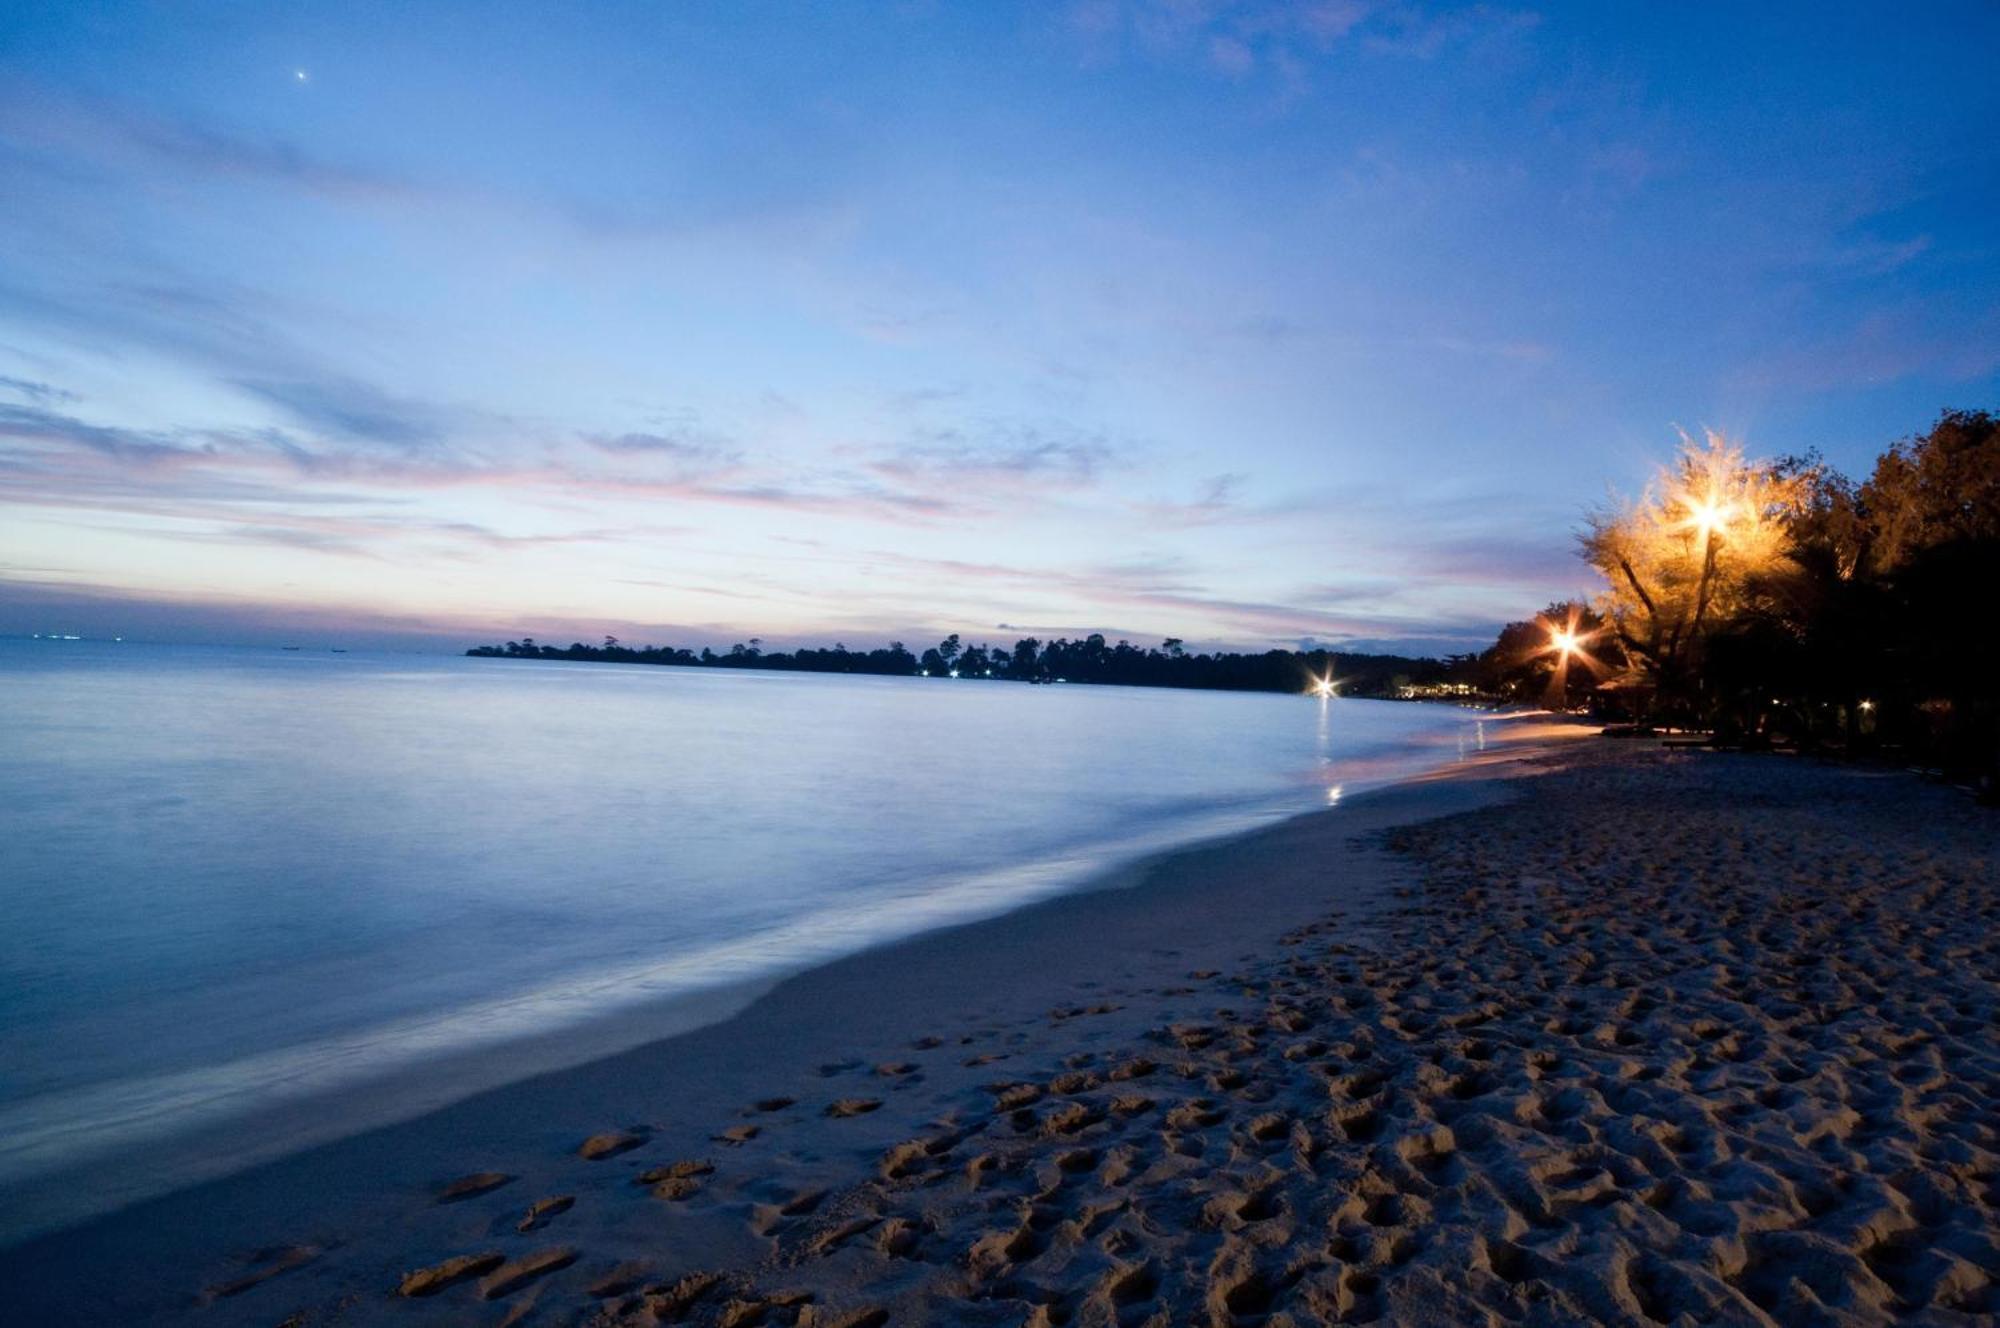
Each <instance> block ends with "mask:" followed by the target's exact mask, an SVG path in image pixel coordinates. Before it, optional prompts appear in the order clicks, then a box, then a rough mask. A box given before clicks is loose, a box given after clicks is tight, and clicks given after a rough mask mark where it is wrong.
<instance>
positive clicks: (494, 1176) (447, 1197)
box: [437, 1171, 514, 1203]
mask: <svg viewBox="0 0 2000 1328" xmlns="http://www.w3.org/2000/svg"><path fill="white" fill-rule="evenodd" d="M513 1179H514V1178H513V1177H512V1176H510V1175H508V1174H507V1173H506V1172H504V1171H480V1172H475V1173H474V1174H472V1175H470V1176H460V1177H459V1178H458V1179H457V1180H455V1181H451V1182H449V1183H447V1184H445V1185H444V1186H442V1187H440V1188H439V1190H438V1192H437V1201H438V1202H439V1203H457V1202H458V1201H459V1200H460V1199H470V1198H472V1197H473V1196H474V1195H480V1194H486V1193H488V1192H490V1191H492V1190H497V1189H499V1188H500V1187H501V1186H502V1185H505V1184H506V1183H507V1182H509V1181H511V1180H513Z"/></svg>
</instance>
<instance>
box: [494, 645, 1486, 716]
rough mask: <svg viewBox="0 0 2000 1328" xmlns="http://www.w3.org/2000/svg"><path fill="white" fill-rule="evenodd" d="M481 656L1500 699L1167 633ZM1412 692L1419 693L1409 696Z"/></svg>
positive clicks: (1406, 675) (527, 648)
mask: <svg viewBox="0 0 2000 1328" xmlns="http://www.w3.org/2000/svg"><path fill="white" fill-rule="evenodd" d="M465 654H466V655H467V656H468V657H471V658H474V659H524V660H555V661H569V662H573V663H591V664H643V665H649V666H655V667H667V668H710V669H750V670H767V671H770V672H777V673H833V674H850V675H851V674H859V675H867V676H878V677H892V678H940V679H944V678H949V679H954V680H960V681H975V682H1025V683H1034V684H1045V683H1071V684H1087V685H1092V686H1123V687H1163V688H1172V689H1178V690H1184V691H1234V692H1280V693H1305V694H1309V695H1310V694H1318V695H1327V696H1335V695H1337V696H1352V697H1361V698H1366V699H1369V700H1377V701H1395V700H1410V699H1431V696H1432V695H1433V694H1443V693H1445V692H1450V693H1451V694H1452V695H1453V696H1454V697H1456V698H1458V699H1463V700H1466V701H1469V702H1479V701H1488V702H1491V701H1497V700H1498V699H1499V698H1496V697H1492V696H1488V695H1485V694H1483V693H1479V692H1477V691H1475V690H1473V689H1472V688H1471V687H1469V686H1466V685H1463V684H1459V683H1455V682H1454V681H1453V674H1454V670H1455V665H1454V663H1453V662H1452V661H1450V660H1440V659H1433V658H1430V657H1427V656H1412V655H1384V654H1368V653H1363V652H1354V651H1336V650H1303V651H1301V650H1268V651H1264V652H1262V653H1258V654H1243V653H1232V652H1225V651H1217V652H1215V653H1213V654H1194V653H1190V652H1188V651H1186V650H1185V649H1183V648H1182V647H1181V643H1180V642H1179V641H1177V640H1174V639H1172V638H1169V639H1168V640H1166V641H1164V642H1162V643H1161V645H1159V646H1156V647H1152V648H1141V647H1138V646H1134V645H1133V644H1132V643H1131V642H1130V641H1119V642H1118V643H1117V644H1116V645H1112V644H1109V643H1107V642H1106V641H1105V639H1104V637H1102V636H1100V635H1095V634H1093V635H1091V636H1088V637H1085V638H1084V639H1082V640H1080V641H1070V640H1065V639H1057V640H1053V641H1049V642H1047V643H1043V642H1041V641H1039V640H1036V639H1035V638H1033V637H1024V638H1022V639H1021V640H1019V641H1017V642H1015V644H1014V646H1013V648H1012V649H1008V648H1005V647H999V646H985V645H973V646H961V645H960V644H959V640H958V638H957V637H956V636H952V637H948V638H946V639H945V640H944V641H941V642H939V643H938V644H937V645H936V646H933V647H929V648H926V649H925V650H924V651H923V653H922V654H914V653H912V652H911V651H910V650H909V649H908V648H907V647H905V646H904V645H903V643H902V642H900V641H897V642H892V643H891V644H890V645H888V646H886V647H882V648H879V649H874V650H849V649H848V648H847V647H846V646H844V645H835V646H832V647H828V648H819V647H808V646H802V647H800V648H798V649H797V650H793V651H765V650H763V649H762V648H761V646H760V645H759V643H758V642H757V641H756V640H755V639H753V640H751V641H749V642H742V643H739V644H737V645H734V646H732V647H730V649H729V650H728V651H726V652H722V653H718V652H716V651H715V650H713V649H710V648H707V647H704V648H703V649H701V650H700V651H698V652H697V651H694V650H689V649H687V648H685V647H679V646H651V645H648V646H638V647H634V646H628V645H621V644H619V643H618V642H617V639H616V638H606V641H605V643H604V644H603V645H599V646H591V645H585V644H584V643H583V642H581V641H575V642H572V643H570V644H569V645H567V646H553V645H542V644H537V643H536V641H535V640H534V638H533V637H526V638H523V639H522V640H519V641H509V642H507V643H505V644H504V645H491V646H474V647H472V648H471V649H469V650H467V651H466V652H465ZM1412 691H1415V692H1417V693H1419V694H1420V698H1418V697H1412V696H1411V695H1409V693H1411V692H1412Z"/></svg>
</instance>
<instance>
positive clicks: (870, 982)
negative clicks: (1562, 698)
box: [0, 741, 2000, 1328]
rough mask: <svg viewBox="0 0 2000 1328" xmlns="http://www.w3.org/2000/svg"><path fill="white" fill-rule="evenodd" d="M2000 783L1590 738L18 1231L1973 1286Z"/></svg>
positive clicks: (423, 1290) (1998, 1048) (171, 1238)
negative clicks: (328, 1141) (623, 1048)
mask: <svg viewBox="0 0 2000 1328" xmlns="http://www.w3.org/2000/svg"><path fill="white" fill-rule="evenodd" d="M1996 867H2000V820H1996V818H1994V817H1993V816H1992V815H1991V813H1988V812H1982V811H1980V810H1979V809H1977V808H1975V807H1973V806H1972V805H1971V804H1970V803H1969V802H1966V801H1964V800H1962V799H1961V798H1960V797H1959V796H1958V795H1957V794H1955V793H1954V792H1952V791H1950V790H1946V789H1940V788H1937V787H1934V786H1929V785H1925V784H1922V783H1919V782H1917V781H1915V780H1913V779H1911V778H1909V777H1907V776H1902V775H1894V774H1882V773H1873V772H1865V771H1859V770H1854V769H1842V768H1833V767H1823V766H1817V765H1814V764H1810V763H1806V762H1801V761H1796V760H1789V759H1785V758H1777V757H1748V756H1728V755H1719V754H1713V753H1696V752H1675V751H1664V750H1661V749H1658V748H1656V747H1652V746H1650V745H1643V746H1642V745H1634V744H1621V743H1611V742H1599V741H1581V742H1578V741H1571V742H1565V743H1562V744H1560V745H1559V746H1557V747H1555V748H1553V749H1546V750H1544V751H1542V752H1541V753H1540V754H1536V755H1532V756H1529V757H1527V758H1523V759H1514V760H1512V761H1511V762H1509V763H1507V764H1503V765H1500V766H1496V767H1493V768H1489V769H1487V770H1484V771H1475V772H1473V773H1472V774H1471V775H1470V776H1465V775H1461V776H1459V777H1455V778H1451V779H1446V780H1439V781H1432V782H1428V783H1425V784H1420V785H1414V786H1406V787H1402V788H1398V789H1393V790H1389V791H1386V792H1384V793H1382V794H1379V795H1374V796H1371V797H1368V798H1364V799H1360V800H1356V801H1355V802H1354V803H1352V804H1351V805H1349V806H1345V807H1342V808H1339V809H1337V810H1335V811H1333V812H1329V813H1325V814H1320V815H1316V816H1311V817H1305V818H1301V819H1299V820H1296V821H1292V822H1288V823H1286V824H1284V825H1280V826H1277V827H1274V828H1271V829H1269V830H1265V831H1260V832H1257V833H1256V834H1252V835H1248V836H1244V837H1242V838H1240V839H1236V840H1233V841H1230V842H1228V843H1225V844H1220V845H1216V846H1212V847H1208V848H1204V849H1198V850H1194V851H1190V852H1184V853H1179V854H1175V855H1172V856H1170V857H1167V858H1164V859H1161V860H1158V861H1156V862H1153V863H1149V864H1146V865H1144V866H1143V867H1142V868H1139V869H1135V870H1134V871H1133V872H1131V873H1129V874H1128V876H1127V877H1126V878H1125V879H1123V880H1122V881H1120V882H1119V884H1120V885H1122V886H1126V887H1129V888H1119V889H1106V890H1100V891H1097V892H1094V893H1090V894H1083V895H1077V896H1072V897H1069V898H1065V899H1060V900H1056V901H1052V902H1050V903H1047V904H1042V905H1038V906H1035V907H1033V908H1030V909H1026V910H1023V911H1021V912H1019V913H1016V914H1013V915H1010V916H1008V917H1005V918H1001V919H997V920H995V921H992V922H987V923H980V924H976V925H974V926H970V927H964V928H959V929H956V930H953V931H949V932H941V933H936V934H933V935H929V936H925V937H921V938H918V939H916V940H913V941H910V942H906V943H903V944H901V945H897V946H892V947H887V948H884V949H880V950H876V951H872V952H870V953H868V954H864V955H860V956H856V957H855V958H853V959H849V960H845V961H842V962H840V963H837V964H834V965H830V966H828V967H826V968H823V969H820V970H816V971H814V972H812V973H808V974H804V975H801V976H800V977H797V978H794V979H791V980H789V981H787V982H785V983H783V984H780V985H779V986H778V987H777V988H775V989H774V990H773V991H771V992H770V993H768V994H766V995H765V996H763V997H762V998H761V999H759V1000H758V1001H756V1002H755V1003H754V1004H752V1005H751V1006H750V1007H749V1008H748V1009H746V1010H744V1011H743V1012H742V1013H740V1014H738V1015H737V1016H735V1017H734V1018H732V1019H730V1020H728V1021H726V1022H724V1023H721V1024H717V1025H714V1026H712V1027H710V1028H707V1029H703V1030H700V1031H698V1032H695V1033H692V1034H688V1035H685V1036H682V1037H678V1038H674V1039H671V1040H668V1041H664V1042H660V1043H656V1044H653V1045H651V1046H647V1047H644V1048H641V1049H639V1050H637V1051H634V1052H630V1053H627V1054H624V1055H621V1056H617V1057H614V1058H611V1059H609V1060H605V1061H600V1062H596V1063H594V1064H591V1065H587V1066H583V1067H580V1068H577V1069H573V1070H567V1071H563V1072H561V1073H558V1074H554V1075H549V1076H545V1077H543V1078H541V1079H537V1080H532V1081H529V1082H527V1083H524V1084H519V1085H515V1086H513V1087H511V1088H508V1089H504V1090H500V1091H497V1092H493V1093H488V1094H485V1095H482V1096H480V1097H478V1098H474V1099H472V1100H469V1101H467V1102H463V1103H460V1104H458V1105H456V1106H453V1107H450V1108H447V1109H445V1110H443V1111H440V1112H437V1113H434V1114H432V1115H430V1116H427V1117H425V1118H423V1119H421V1120H417V1121H413V1122H409V1123H407V1124H404V1125H399V1126H394V1127H391V1128H388V1129H385V1130H380V1131H376V1132H374V1133H371V1134H368V1135H364V1136H361V1137H359V1138H355V1139H350V1140H346V1141H343V1142H341V1143H337V1144H332V1145H328V1146H326V1147H322V1148H319V1149H316V1150H313V1151H311V1152H308V1153H305V1154H301V1155H299V1156H296V1157H293V1158H290V1159H287V1160H285V1161H282V1162H279V1163H275V1164H272V1165H267V1166H263V1167H259V1168H257V1169H255V1170H252V1171H249V1172H246V1173H245V1174H243V1175H241V1176H238V1177H235V1178H232V1179H230V1180H226V1181H221V1182H217V1183H214V1184H210V1185H206V1186H203V1187H200V1188H198V1189H195V1190H191V1191H187V1192H184V1193H182V1194H179V1195H175V1196H171V1197H169V1198H167V1199H163V1200H159V1201H156V1202H150V1203H147V1204H144V1205H141V1206H139V1207H136V1208H133V1209H130V1210H127V1211H125V1212H123V1213H120V1214H117V1215H115V1216H113V1217H111V1218H108V1219H104V1220H102V1221H99V1222H96V1223H93V1224H91V1225H89V1226H87V1227H84V1228H81V1229H79V1230H76V1231H71V1232H67V1233H63V1234H60V1235H56V1236H52V1237H47V1238H44V1239H40V1240H37V1241H34V1242H31V1243H29V1244H27V1245H23V1246H19V1247H16V1248H14V1249H11V1250H8V1251H5V1252H0V1297H4V1300H5V1302H6V1303H7V1304H8V1305H9V1306H10V1307H11V1316H10V1317H11V1318H13V1319H17V1320H18V1321H20V1322H24V1323H45V1322H46V1323H57V1322H64V1323H68V1322H75V1323H129V1322H164V1323H188V1324H216V1325H235V1324H263V1325H270V1324H276V1323H291V1324H297V1325H307V1324H373V1323H410V1324H428V1323H441V1324H456V1323H466V1324H501V1323H523V1324H527V1323H547V1324H626V1323H630V1324H652V1323H659V1322H688V1323H709V1324H715V1323H720V1324H733V1325H747V1324H756V1323H767V1324H778V1325H790V1324H807V1325H814V1326H815V1328H825V1326H826V1325H830V1324H848V1325H852V1324H876V1323H901V1324H918V1323H972V1324H988V1323H991V1324H1010V1325H1011V1324H1036V1325H1059V1324H1093V1325H1109V1324H1121V1325H1138V1324H1161V1325H1166V1324H1183V1323H1213V1324H1226V1325H1236V1324H1244V1325H1251V1324H1266V1325H1273V1326H1274V1328H1275V1326H1277V1325H1284V1324H1301V1325H1303V1324H1313V1323H1343V1322H1382V1323H1397V1324H1515V1323H1520V1324H1563V1323H1577V1322H1602V1323H1616V1324H1636V1325H1644V1324H1659V1323H1672V1324H1678V1323H1743V1324H1764V1323H1776V1324H1810V1323H1826V1324H1889V1323H1939V1324H1948V1323H1981V1322H1991V1321H1992V1317H1993V1315H1994V1313H1995V1311H1996V1310H2000V1294H1997V1293H1996V1290H1995V1287H1994V1279H1995V1278H1996V1277H2000V1236H1996V1233H2000V1225H1996V1212H1995V1207H1996V1204H2000V1109H1996V1106H1995V1103H1996V1102H2000V1033H1996V1017H2000V925H1996V924H2000V879H1996V876H2000V872H1996Z"/></svg>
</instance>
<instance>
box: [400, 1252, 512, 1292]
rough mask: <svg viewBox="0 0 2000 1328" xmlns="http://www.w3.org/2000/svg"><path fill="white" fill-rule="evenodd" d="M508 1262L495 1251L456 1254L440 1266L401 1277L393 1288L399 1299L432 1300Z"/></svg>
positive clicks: (435, 1265) (433, 1266)
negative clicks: (454, 1286) (429, 1297)
mask: <svg viewBox="0 0 2000 1328" xmlns="http://www.w3.org/2000/svg"><path fill="white" fill-rule="evenodd" d="M505 1262H507V1256H506V1255H504V1254H502V1253H500V1251H498V1250H487V1251H486V1252H484V1253H483V1254H459V1255H454V1256H453V1257H451V1258H449V1259H446V1260H445V1261H444V1262H443V1263H435V1264H432V1265H431V1266H430V1267H428V1268H419V1269H417V1271H415V1272H414V1273H405V1274H403V1280H402V1282H401V1283H400V1284H398V1285H397V1287H396V1294H397V1295H399V1296H408V1297H417V1296H435V1295H436V1294H437V1293H438V1292H440V1291H442V1290H444V1289H445V1288H446V1287H448V1286H452V1285H455V1284H456V1283H459V1282H463V1281H464V1280H465V1279H466V1278H468V1277H478V1276H481V1275H482V1274H485V1273H490V1272H492V1271H493V1270H494V1269H495V1268H498V1267H499V1266H500V1265H501V1264H503V1263H505Z"/></svg>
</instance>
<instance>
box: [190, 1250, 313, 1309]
mask: <svg viewBox="0 0 2000 1328" xmlns="http://www.w3.org/2000/svg"><path fill="white" fill-rule="evenodd" d="M322 1253H323V1251H322V1250H321V1249H320V1248H319V1247H318V1246H317V1245H286V1246H283V1247H281V1248H278V1249H273V1250H259V1251H257V1253H256V1254H255V1255H253V1256H251V1258H252V1261H253V1262H255V1263H257V1264H258V1265H260V1266H259V1267H257V1268H254V1269H252V1270H251V1271H249V1272H247V1273H245V1274H243V1276H241V1277H236V1278H232V1279H230V1280H229V1281H227V1282H223V1283H220V1284H218V1285H216V1286H212V1287H210V1288H208V1290H207V1291H205V1292H204V1293H203V1299H205V1300H227V1299H229V1297H231V1296H240V1295H242V1294H243V1293H244V1292H245V1291H248V1290H249V1289H250V1288H252V1287H256V1286H262V1285H263V1284H264V1283H266V1282H268V1281H270V1280H271V1279H272V1278H274V1277H277V1276H280V1275H281V1274H284V1273H289V1272H291V1271H292V1270H293V1269H294V1268H303V1267H305V1266H306V1265H307V1264H309V1263H311V1262H312V1261H313V1260H315V1259H317V1258H319V1256H320V1255H321V1254H322Z"/></svg>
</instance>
